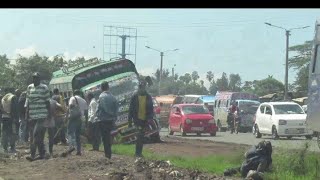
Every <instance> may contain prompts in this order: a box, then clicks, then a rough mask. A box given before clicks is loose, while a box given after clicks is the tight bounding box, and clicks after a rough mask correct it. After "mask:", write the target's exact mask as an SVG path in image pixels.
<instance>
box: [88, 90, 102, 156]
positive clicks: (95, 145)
mask: <svg viewBox="0 0 320 180" xmlns="http://www.w3.org/2000/svg"><path fill="white" fill-rule="evenodd" d="M87 98H88V102H90V104H89V109H88V117H89V118H88V119H89V120H88V121H89V124H88V128H89V131H90V135H89V136H90V141H91V144H92V151H99V145H100V141H101V137H100V133H99V127H98V123H97V116H96V111H97V107H98V103H97V100H96V97H95V96H94V94H93V93H92V92H89V93H88V95H87Z"/></svg>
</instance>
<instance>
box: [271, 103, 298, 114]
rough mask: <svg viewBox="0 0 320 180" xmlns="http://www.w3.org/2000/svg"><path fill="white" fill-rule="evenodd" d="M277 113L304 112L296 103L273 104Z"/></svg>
mask: <svg viewBox="0 0 320 180" xmlns="http://www.w3.org/2000/svg"><path fill="white" fill-rule="evenodd" d="M273 107H274V111H275V114H304V112H303V110H302V108H301V107H300V106H299V105H295V104H281V105H273Z"/></svg>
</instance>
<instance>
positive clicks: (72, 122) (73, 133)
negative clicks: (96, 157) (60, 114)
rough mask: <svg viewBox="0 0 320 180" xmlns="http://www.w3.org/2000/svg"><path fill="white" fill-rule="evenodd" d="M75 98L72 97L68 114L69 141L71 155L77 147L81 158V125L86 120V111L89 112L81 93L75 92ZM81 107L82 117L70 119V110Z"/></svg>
mask: <svg viewBox="0 0 320 180" xmlns="http://www.w3.org/2000/svg"><path fill="white" fill-rule="evenodd" d="M73 94H74V96H72V97H71V98H70V100H69V103H68V104H69V108H68V113H67V119H68V140H69V153H71V152H72V151H74V150H75V146H76V148H77V154H76V155H78V156H81V142H80V134H81V125H82V121H84V120H85V111H87V110H88V104H87V102H86V100H84V99H83V98H82V97H81V91H80V90H75V91H74V92H73ZM77 106H78V107H79V109H80V113H81V114H80V116H79V117H76V118H72V117H70V109H72V108H74V107H77Z"/></svg>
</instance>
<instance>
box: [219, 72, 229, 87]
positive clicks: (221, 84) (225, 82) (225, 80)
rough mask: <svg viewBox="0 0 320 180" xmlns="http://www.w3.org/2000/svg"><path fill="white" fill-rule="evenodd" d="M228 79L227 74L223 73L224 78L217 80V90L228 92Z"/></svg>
mask: <svg viewBox="0 0 320 180" xmlns="http://www.w3.org/2000/svg"><path fill="white" fill-rule="evenodd" d="M228 84H229V83H228V77H227V74H226V73H225V72H223V73H222V76H221V78H220V79H217V88H218V91H227V90H229V88H228Z"/></svg>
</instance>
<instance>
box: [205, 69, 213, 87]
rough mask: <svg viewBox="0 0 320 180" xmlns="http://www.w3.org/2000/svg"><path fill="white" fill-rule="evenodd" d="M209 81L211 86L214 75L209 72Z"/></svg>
mask: <svg viewBox="0 0 320 180" xmlns="http://www.w3.org/2000/svg"><path fill="white" fill-rule="evenodd" d="M206 78H207V80H208V81H209V83H210V84H211V81H212V80H213V78H214V74H213V73H212V71H208V72H207V76H206Z"/></svg>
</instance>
